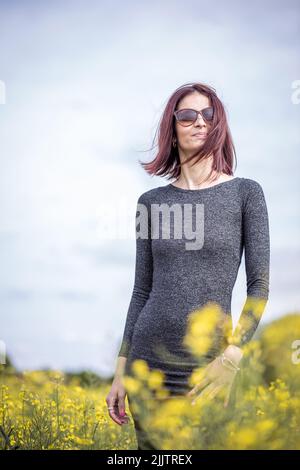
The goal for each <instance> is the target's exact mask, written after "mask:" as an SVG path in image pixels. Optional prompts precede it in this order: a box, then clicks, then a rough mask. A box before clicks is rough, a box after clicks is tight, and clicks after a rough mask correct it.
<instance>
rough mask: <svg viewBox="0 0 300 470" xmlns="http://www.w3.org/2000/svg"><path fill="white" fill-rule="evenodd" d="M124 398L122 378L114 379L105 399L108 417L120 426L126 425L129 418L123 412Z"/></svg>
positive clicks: (124, 391)
mask: <svg viewBox="0 0 300 470" xmlns="http://www.w3.org/2000/svg"><path fill="white" fill-rule="evenodd" d="M125 397H126V390H125V387H124V385H123V382H122V377H118V376H117V377H115V378H114V380H113V383H112V386H111V389H110V392H109V394H108V395H107V397H106V404H107V408H108V413H109V416H110V417H111V419H112V420H113V421H115V423H117V424H119V425H120V426H122V424H128V421H129V420H130V417H129V416H128V415H127V414H126V410H125Z"/></svg>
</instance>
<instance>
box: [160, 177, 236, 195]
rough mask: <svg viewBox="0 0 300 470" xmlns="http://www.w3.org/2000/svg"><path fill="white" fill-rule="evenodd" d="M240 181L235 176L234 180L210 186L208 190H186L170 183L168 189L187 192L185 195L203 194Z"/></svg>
mask: <svg viewBox="0 0 300 470" xmlns="http://www.w3.org/2000/svg"><path fill="white" fill-rule="evenodd" d="M238 179H240V178H239V177H238V176H235V177H234V178H231V179H230V180H227V181H222V182H221V183H217V184H214V185H213V186H209V187H208V188H199V189H188V188H186V189H185V188H178V187H177V186H174V184H172V183H169V184H168V187H169V188H170V189H174V190H175V191H181V192H185V193H198V192H202V191H212V190H215V189H217V188H219V187H220V186H223V185H224V184H229V183H232V182H233V181H235V180H238Z"/></svg>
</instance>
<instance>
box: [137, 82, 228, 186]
mask: <svg viewBox="0 0 300 470" xmlns="http://www.w3.org/2000/svg"><path fill="white" fill-rule="evenodd" d="M195 91H197V92H199V93H202V94H203V95H206V96H207V97H208V98H209V100H210V106H212V107H213V109H214V113H213V119H212V121H211V128H210V130H209V132H208V135H207V138H206V140H205V142H204V144H203V146H202V147H201V149H199V150H197V152H196V153H194V154H193V155H191V156H190V157H189V158H188V159H187V160H186V161H185V162H183V163H182V164H185V163H187V162H189V161H191V160H192V159H193V158H195V157H197V156H199V158H198V159H195V162H194V163H193V164H192V165H194V164H196V163H197V162H198V161H199V160H202V159H204V158H208V157H209V156H211V155H212V158H213V163H212V171H211V173H210V174H209V175H208V179H209V178H210V176H211V175H212V173H213V172H214V171H216V172H217V173H221V172H224V173H226V174H228V175H232V174H233V170H232V167H233V159H234V157H235V159H236V152H235V147H234V144H233V141H232V137H231V133H230V130H229V127H228V123H227V118H226V113H225V109H224V106H223V104H222V102H221V100H220V99H219V98H218V96H217V95H216V92H215V89H214V88H212V87H210V86H208V85H205V84H203V83H187V84H185V85H182V86H180V87H179V88H177V90H175V92H174V93H173V94H172V95H171V97H170V98H169V100H168V102H167V105H166V107H165V110H164V112H163V114H162V117H161V119H160V122H159V125H158V128H157V130H158V153H157V155H156V157H155V158H154V160H152V161H151V162H148V163H145V162H141V161H140V160H139V163H140V164H141V165H142V166H143V168H144V169H145V170H146V171H147V172H148V173H149V174H150V175H157V176H167V179H171V178H178V176H179V175H180V172H181V165H182V164H181V162H180V159H179V153H178V147H177V145H176V147H173V145H172V141H173V139H174V138H175V137H176V131H175V122H176V121H175V116H174V111H176V109H177V105H178V103H179V102H180V100H181V99H182V98H183V97H184V96H186V95H188V94H190V93H193V92H195ZM157 130H156V133H155V136H154V141H155V137H156V134H157ZM152 148H153V147H152Z"/></svg>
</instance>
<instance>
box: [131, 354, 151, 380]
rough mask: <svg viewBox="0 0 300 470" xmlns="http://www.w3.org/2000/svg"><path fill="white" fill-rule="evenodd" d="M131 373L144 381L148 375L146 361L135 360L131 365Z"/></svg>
mask: <svg viewBox="0 0 300 470" xmlns="http://www.w3.org/2000/svg"><path fill="white" fill-rule="evenodd" d="M131 367H132V371H133V373H134V374H135V375H136V376H137V377H139V378H140V379H146V378H147V376H148V374H149V367H148V364H147V362H146V361H144V360H143V359H136V360H135V361H133V363H132V366H131Z"/></svg>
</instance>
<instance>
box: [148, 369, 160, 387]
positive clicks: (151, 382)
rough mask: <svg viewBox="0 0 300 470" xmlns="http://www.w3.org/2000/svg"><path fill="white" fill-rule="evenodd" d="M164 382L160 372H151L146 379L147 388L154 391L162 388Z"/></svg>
mask: <svg viewBox="0 0 300 470" xmlns="http://www.w3.org/2000/svg"><path fill="white" fill-rule="evenodd" d="M163 380H164V373H163V372H161V371H160V370H153V371H151V372H150V374H149V377H148V386H149V388H151V389H153V390H156V389H158V388H159V387H161V386H162V384H163Z"/></svg>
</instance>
